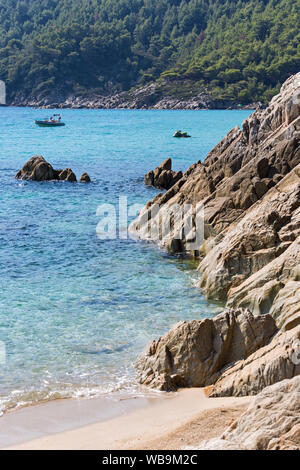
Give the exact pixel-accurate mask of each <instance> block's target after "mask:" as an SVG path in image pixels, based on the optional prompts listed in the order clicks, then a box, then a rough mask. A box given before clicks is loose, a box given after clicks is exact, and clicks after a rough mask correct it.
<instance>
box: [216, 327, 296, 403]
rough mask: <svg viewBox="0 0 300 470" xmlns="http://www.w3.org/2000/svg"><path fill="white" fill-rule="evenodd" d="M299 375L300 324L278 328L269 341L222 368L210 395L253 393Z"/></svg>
mask: <svg viewBox="0 0 300 470" xmlns="http://www.w3.org/2000/svg"><path fill="white" fill-rule="evenodd" d="M297 375H300V326H298V327H296V328H294V329H292V330H290V331H288V332H282V331H280V332H278V333H277V334H276V335H275V336H274V338H273V339H272V341H271V342H270V343H269V344H267V345H266V346H264V347H262V348H260V349H258V350H257V351H255V352H254V353H253V354H251V355H250V356H248V357H247V358H246V359H242V360H240V361H237V362H236V363H235V364H234V365H232V367H230V368H228V369H227V370H225V371H224V372H222V374H221V376H220V377H219V379H218V380H217V382H216V383H215V385H214V386H213V388H212V389H211V391H210V396H212V397H220V396H222V397H224V396H225V397H226V396H236V397H238V396H245V395H256V394H258V393H259V392H261V391H262V390H263V389H264V388H265V387H267V386H269V385H272V384H274V383H277V382H280V381H281V380H284V379H291V378H293V377H295V376H297Z"/></svg>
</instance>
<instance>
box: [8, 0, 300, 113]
mask: <svg viewBox="0 0 300 470" xmlns="http://www.w3.org/2000/svg"><path fill="white" fill-rule="evenodd" d="M299 10H300V7H299V3H298V2H294V1H293V0H238V1H232V0H227V1H223V0H161V1H159V2H157V1H156V0H64V1H63V2H62V1H59V0H41V1H40V0H27V1H25V0H5V1H4V0H0V79H2V80H5V81H6V83H7V85H8V94H9V98H10V99H13V98H14V97H16V96H24V97H26V96H29V95H31V96H36V95H45V96H46V95H47V94H49V92H51V91H52V90H54V89H55V90H57V92H60V93H62V94H63V95H66V94H68V93H73V94H75V95H80V96H84V95H88V94H91V93H106V94H108V93H109V94H112V93H116V92H119V91H122V90H129V89H130V88H132V87H135V86H142V85H145V84H147V83H150V82H154V81H156V82H157V81H158V83H161V85H162V87H164V88H165V89H166V92H167V93H168V94H171V95H173V96H176V95H178V96H180V97H187V96H189V95H190V94H191V93H194V92H195V90H199V89H206V90H208V92H209V93H210V94H211V95H212V96H213V98H214V99H217V100H224V101H226V102H233V103H237V102H239V103H241V104H247V103H250V102H253V101H258V100H260V101H263V102H265V103H266V102H267V101H268V100H269V99H270V98H271V97H272V96H273V95H274V94H275V93H276V92H277V91H279V86H280V83H282V82H283V81H284V80H285V79H287V78H288V77H289V76H290V75H291V74H293V73H296V72H297V71H298V68H299V64H300V49H299V43H300V41H299V39H300V24H299V22H300V11H299Z"/></svg>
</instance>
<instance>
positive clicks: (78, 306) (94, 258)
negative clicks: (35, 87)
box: [0, 108, 249, 410]
mask: <svg viewBox="0 0 300 470" xmlns="http://www.w3.org/2000/svg"><path fill="white" fill-rule="evenodd" d="M48 114H49V112H48ZM45 115H46V116H47V111H46V112H45V111H41V110H34V109H29V108H0V116H1V119H0V123H1V124H0V126H1V128H0V131H1V134H0V201H1V205H0V289H1V294H0V341H1V343H0V353H1V349H2V356H1V354H0V359H1V357H2V359H1V363H0V410H1V409H2V410H5V409H7V408H9V407H14V406H18V405H20V404H28V403H32V402H37V401H39V400H43V399H51V398H57V397H60V396H62V397H65V396H66V397H67V396H94V395H99V394H100V395H101V394H103V393H110V392H112V391H114V390H119V389H120V390H126V391H128V392H131V391H133V392H134V393H137V390H138V391H139V392H140V393H142V390H141V389H137V386H136V384H135V382H134V370H133V367H132V363H133V361H134V360H135V359H136V357H137V355H138V354H139V353H140V352H141V351H142V350H143V348H144V347H145V345H146V344H147V343H148V341H149V340H151V339H153V338H157V337H158V336H159V335H161V334H163V333H165V332H166V331H167V330H168V329H169V328H170V327H171V326H172V325H173V324H174V323H176V322H177V321H179V320H182V319H185V320H189V319H193V318H202V317H203V316H209V315H214V314H215V313H216V311H218V309H219V308H220V307H218V306H216V305H213V304H210V303H208V302H207V301H206V300H205V299H204V297H203V296H202V294H201V292H200V291H199V290H198V289H197V288H196V287H195V282H196V280H197V272H196V271H195V270H194V265H193V262H192V261H189V260H183V259H181V258H176V257H170V256H168V255H167V254H166V253H165V252H163V251H161V250H160V249H159V248H157V247H156V246H153V245H151V244H145V243H141V242H134V241H132V240H120V239H116V240H106V241H104V240H100V239H99V238H98V237H97V236H96V226H97V224H98V222H99V217H97V215H96V210H97V207H98V205H99V204H102V203H115V202H117V201H118V197H119V195H122V196H127V197H128V203H129V204H133V203H143V204H144V203H145V202H146V201H148V200H149V199H151V198H152V197H153V196H154V195H155V194H156V193H157V190H155V189H152V188H147V187H146V186H145V185H144V183H143V176H144V174H145V173H146V172H147V171H148V170H150V169H152V168H154V167H156V166H157V165H158V164H160V163H161V161H162V160H164V159H165V158H166V157H172V158H173V167H174V169H175V170H179V169H181V170H186V169H187V168H188V167H189V166H190V165H191V164H192V163H194V162H195V161H197V160H199V159H201V160H203V159H204V158H205V156H206V154H207V153H208V151H209V150H210V149H211V148H212V147H213V146H214V145H215V144H216V143H217V142H218V141H219V140H220V139H221V138H222V137H223V136H224V135H225V134H226V132H227V131H229V130H230V129H231V128H232V127H234V126H235V125H237V124H238V125H240V124H241V123H242V121H243V120H244V119H245V118H246V117H247V116H248V115H249V112H247V111H131V110H130V111H129V110H109V111H108V110H105V111H104V110H64V111H63V119H64V120H65V121H66V122H67V126H66V127H64V128H56V129H44V128H43V129H40V128H37V127H35V126H34V124H33V121H34V119H36V118H43V117H44V116H45ZM180 128H181V129H184V130H186V131H188V132H189V133H190V134H191V135H192V136H193V138H192V139H181V140H177V139H173V138H172V133H173V131H175V130H176V129H180ZM35 154H38V155H43V156H44V157H45V158H46V159H47V160H48V161H50V162H51V163H52V164H53V166H54V167H55V168H66V167H70V168H72V169H73V171H74V172H75V173H76V174H77V176H80V175H81V174H82V173H83V172H84V171H87V172H88V173H89V175H90V176H91V178H92V184H90V185H84V184H79V183H78V184H72V183H66V182H43V183H38V182H24V181H17V180H15V179H14V175H15V173H16V172H17V170H18V169H19V168H21V167H22V166H23V164H24V163H25V161H27V160H28V159H29V158H30V157H31V156H32V155H35ZM4 349H5V353H6V354H5V357H4Z"/></svg>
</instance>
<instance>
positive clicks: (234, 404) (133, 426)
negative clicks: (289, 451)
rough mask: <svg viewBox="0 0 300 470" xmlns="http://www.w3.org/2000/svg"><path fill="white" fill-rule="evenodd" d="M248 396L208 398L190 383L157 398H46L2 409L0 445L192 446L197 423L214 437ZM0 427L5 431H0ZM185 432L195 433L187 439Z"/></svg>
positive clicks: (87, 446) (13, 447)
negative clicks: (189, 385)
mask: <svg viewBox="0 0 300 470" xmlns="http://www.w3.org/2000/svg"><path fill="white" fill-rule="evenodd" d="M131 398H132V397H131ZM251 400H252V397H241V398H208V397H207V396H206V395H205V392H204V390H203V389H200V388H198V389H197V388H196V389H184V390H180V391H179V392H177V393H165V394H160V395H158V397H157V398H146V397H145V398H139V397H137V398H136V399H134V400H133V399H130V397H128V399H126V398H125V399H123V400H122V399H119V400H118V401H117V400H116V399H115V400H114V399H112V398H108V397H107V398H106V397H105V398H94V399H89V400H87V399H72V400H59V401H57V402H48V403H45V404H39V405H36V406H31V407H26V408H23V409H21V410H16V411H15V412H12V413H7V414H5V415H4V416H3V417H2V418H1V419H0V435H1V434H4V433H5V434H6V436H5V438H1V440H0V448H1V449H15V450H22V449H24V450H26V449H28V450H29V449H36V450H37V449H41V450H42V449H77V450H79V449H82V450H83V449H84V450H88V449H95V450H105V449H111V450H114V449H129V450H130V449H144V448H145V449H147V448H149V449H150V448H152V447H153V446H154V447H158V448H163V447H170V448H176V446H178V439H179V441H180V442H182V446H185V445H191V444H192V445H193V439H194V440H195V439H198V433H199V427H200V426H201V429H202V434H203V439H204V438H209V437H216V436H218V435H219V434H220V433H221V432H223V431H224V430H225V429H226V428H227V427H228V426H229V425H230V424H231V422H232V420H234V419H236V418H237V417H238V416H240V415H241V414H242V412H243V411H244V410H245V408H246V407H247V406H248V404H249V403H250V402H251ZM57 415H59V420H57ZM212 423H214V424H212ZM1 429H4V430H5V432H2V433H1ZM192 430H194V431H192ZM195 431H197V432H196V433H195ZM191 432H192V434H193V433H194V434H195V435H194V438H193V439H192V436H191ZM178 433H179V434H180V436H179V434H178ZM202 434H201V435H202ZM184 435H185V436H186V437H185V438H184V437H182V436H184ZM181 439H183V440H181ZM191 439H192V441H191ZM200 440H201V439H199V441H200ZM196 444H197V442H194V445H196ZM160 446H163V447H160ZM173 446H175V447H173Z"/></svg>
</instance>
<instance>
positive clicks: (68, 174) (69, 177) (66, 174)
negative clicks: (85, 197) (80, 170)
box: [58, 168, 77, 183]
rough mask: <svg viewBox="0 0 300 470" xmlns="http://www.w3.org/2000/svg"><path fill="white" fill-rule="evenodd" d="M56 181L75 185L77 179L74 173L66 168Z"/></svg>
mask: <svg viewBox="0 0 300 470" xmlns="http://www.w3.org/2000/svg"><path fill="white" fill-rule="evenodd" d="M58 179H59V180H60V181H69V182H70V183H76V181H77V178H76V175H75V173H73V171H72V170H71V168H66V169H65V170H63V171H61V172H60V173H59V175H58Z"/></svg>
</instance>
